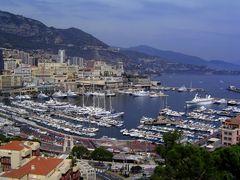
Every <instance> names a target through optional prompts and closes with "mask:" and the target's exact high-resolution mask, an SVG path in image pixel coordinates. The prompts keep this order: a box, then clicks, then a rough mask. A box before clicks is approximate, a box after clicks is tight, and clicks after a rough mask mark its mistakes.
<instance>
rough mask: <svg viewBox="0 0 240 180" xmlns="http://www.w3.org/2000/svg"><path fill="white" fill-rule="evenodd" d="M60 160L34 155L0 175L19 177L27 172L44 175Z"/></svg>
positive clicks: (60, 160)
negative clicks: (25, 162) (26, 161)
mask: <svg viewBox="0 0 240 180" xmlns="http://www.w3.org/2000/svg"><path fill="white" fill-rule="evenodd" d="M62 161H63V159H57V158H45V157H35V158H34V159H32V160H31V161H29V162H28V163H27V164H25V165H24V166H22V167H20V168H19V169H15V170H11V171H9V172H6V173H4V174H3V175H2V177H8V178H21V177H23V176H25V175H27V174H34V175H43V176H46V175H48V174H49V173H50V172H51V171H52V170H53V169H55V168H56V167H57V166H58V165H59V164H60V163H61V162H62Z"/></svg>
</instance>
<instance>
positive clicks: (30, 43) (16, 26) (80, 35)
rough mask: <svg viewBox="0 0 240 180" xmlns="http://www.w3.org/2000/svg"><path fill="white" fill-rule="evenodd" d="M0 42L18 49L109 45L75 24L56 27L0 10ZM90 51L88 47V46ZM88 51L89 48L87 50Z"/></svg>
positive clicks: (91, 47)
mask: <svg viewBox="0 0 240 180" xmlns="http://www.w3.org/2000/svg"><path fill="white" fill-rule="evenodd" d="M0 46H1V47H7V48H20V49H49V48H50V49H53V50H54V51H56V50H57V49H60V48H64V49H70V48H71V50H70V51H69V52H70V54H71V53H72V54H78V53H77V51H78V50H83V48H84V47H85V49H86V47H89V49H94V48H93V47H95V48H96V47H97V48H107V47H108V45H107V44H105V43H103V42H102V41H100V40H98V39H97V38H95V37H94V36H92V35H90V34H88V33H86V32H84V31H82V30H80V29H77V28H69V29H57V28H54V27H48V26H46V25H44V24H43V23H41V22H39V21H37V20H33V19H30V18H26V17H23V16H19V15H14V14H11V13H8V12H3V11H0ZM88 51H89V50H88ZM88 54H89V52H88Z"/></svg>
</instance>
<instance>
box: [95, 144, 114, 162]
mask: <svg viewBox="0 0 240 180" xmlns="http://www.w3.org/2000/svg"><path fill="white" fill-rule="evenodd" d="M112 157H113V153H112V152H110V151H108V150H106V149H105V148H103V147H99V148H96V149H95V150H94V151H93V152H92V153H91V158H92V159H94V160H98V161H112Z"/></svg>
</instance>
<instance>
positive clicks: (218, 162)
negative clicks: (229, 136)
mask: <svg viewBox="0 0 240 180" xmlns="http://www.w3.org/2000/svg"><path fill="white" fill-rule="evenodd" d="M212 158H213V161H214V167H215V170H216V172H217V173H218V175H219V178H222V179H240V171H239V170H240V146H239V145H234V146H230V147H225V148H220V149H217V150H215V151H214V152H213V153H212Z"/></svg>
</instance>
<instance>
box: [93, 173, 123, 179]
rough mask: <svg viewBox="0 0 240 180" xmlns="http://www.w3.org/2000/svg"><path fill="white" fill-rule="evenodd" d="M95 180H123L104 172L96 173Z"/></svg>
mask: <svg viewBox="0 0 240 180" xmlns="http://www.w3.org/2000/svg"><path fill="white" fill-rule="evenodd" d="M96 174H97V180H123V178H119V177H117V176H114V175H112V174H108V173H106V172H96Z"/></svg>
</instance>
